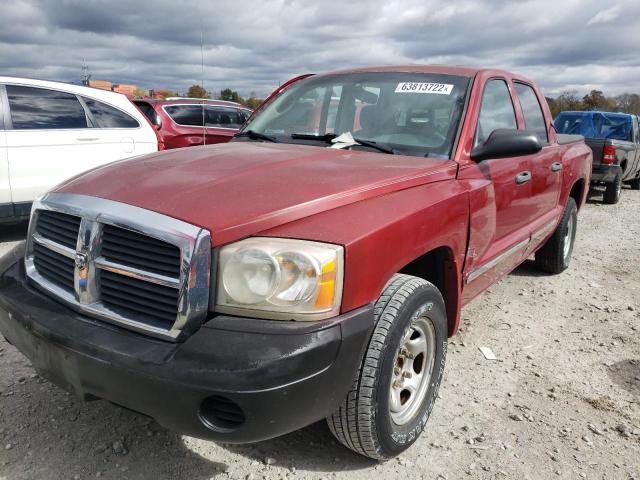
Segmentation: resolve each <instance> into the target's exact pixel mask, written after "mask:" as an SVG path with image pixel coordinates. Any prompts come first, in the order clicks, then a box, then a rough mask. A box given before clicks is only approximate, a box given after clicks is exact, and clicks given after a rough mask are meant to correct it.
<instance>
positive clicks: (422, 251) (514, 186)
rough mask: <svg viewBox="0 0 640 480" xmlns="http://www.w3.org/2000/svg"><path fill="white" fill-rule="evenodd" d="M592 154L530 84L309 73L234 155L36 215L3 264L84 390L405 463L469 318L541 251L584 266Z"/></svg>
mask: <svg viewBox="0 0 640 480" xmlns="http://www.w3.org/2000/svg"><path fill="white" fill-rule="evenodd" d="M357 112H359V114H358V117H357V118H356V114H357ZM591 157H592V154H591V150H590V149H589V147H588V146H587V145H585V143H584V141H583V137H581V136H577V135H561V134H558V133H556V131H555V130H554V128H553V123H552V118H551V113H550V112H549V108H548V106H547V102H546V101H545V99H544V96H543V94H542V92H541V91H540V89H539V88H538V87H537V86H536V85H535V84H534V83H533V82H531V81H530V80H527V79H526V78H524V77H521V76H519V75H514V74H511V73H509V72H505V71H501V70H482V69H471V68H463V67H444V66H424V67H423V66H398V67H390V66H387V67H374V68H359V69H356V70H343V71H340V72H333V73H330V74H324V75H314V76H309V77H306V78H302V79H299V80H297V81H295V82H292V83H289V84H288V86H286V87H285V88H281V89H280V90H279V91H277V92H276V93H275V95H274V96H272V97H271V98H270V99H269V100H267V102H266V103H265V104H263V105H262V106H261V107H259V108H258V111H257V112H256V114H255V115H254V116H253V117H252V118H251V119H250V120H249V122H248V123H247V124H246V125H245V126H244V127H243V129H242V130H241V132H240V133H239V134H238V135H236V137H235V138H234V139H233V141H232V142H230V143H227V144H224V145H214V146H211V147H209V148H206V149H182V150H177V151H173V152H160V153H156V154H152V155H147V156H143V157H137V158H134V159H130V160H125V161H121V162H116V163H113V164H111V165H108V166H104V167H101V168H99V169H97V170H93V171H91V172H88V173H85V174H84V175H82V176H79V177H75V178H74V179H72V180H69V181H68V182H66V183H65V184H63V185H59V186H58V187H56V188H55V189H54V190H53V191H52V192H49V193H48V194H47V195H45V196H44V197H41V198H40V199H39V200H38V201H37V202H35V203H34V206H33V209H32V216H31V224H30V227H29V234H28V236H27V240H26V243H25V242H23V243H20V244H18V245H17V246H16V247H14V250H13V251H11V252H9V253H8V254H7V255H6V256H5V257H3V258H2V259H0V332H1V334H2V335H4V337H5V338H6V339H7V340H8V341H9V342H10V343H11V344H13V345H15V347H16V348H18V349H19V350H20V351H22V352H23V353H24V354H25V355H26V356H27V357H28V358H29V359H30V360H31V363H32V364H33V366H34V367H35V369H36V370H37V371H38V372H40V373H42V375H43V376H44V377H46V378H48V379H51V380H53V381H54V382H56V383H57V384H58V385H61V386H62V387H63V388H66V389H67V390H69V391H71V392H74V393H75V394H77V395H79V396H80V397H81V398H104V399H107V400H109V401H111V402H113V403H115V404H118V405H122V406H124V407H126V408H129V409H131V410H135V411H138V412H142V413H144V414H146V415H147V416H150V417H153V418H154V419H156V420H157V421H158V422H159V423H160V424H162V425H164V426H165V427H168V428H171V429H174V430H176V431H178V432H181V433H185V434H188V435H191V436H196V437H201V438H208V439H213V440H217V441H220V442H224V443H244V442H254V441H260V440H265V439H267V438H272V437H275V436H277V435H282V434H285V433H288V432H291V431H292V430H295V429H298V428H301V427H304V426H306V425H310V424H311V423H314V422H316V421H318V420H321V419H323V418H326V419H327V422H328V425H329V428H330V430H331V431H332V432H333V434H334V435H335V436H336V438H337V439H338V440H339V441H340V442H341V443H343V444H344V445H345V446H347V447H348V448H350V449H352V450H354V451H356V452H358V453H359V454H362V455H365V456H368V457H371V458H375V459H380V460H384V459H388V458H390V457H393V456H395V455H398V454H400V453H401V452H403V451H404V450H406V449H407V448H408V447H409V446H410V445H411V444H412V443H413V442H415V441H416V439H417V438H418V436H419V435H420V433H421V432H422V431H423V429H424V428H425V425H426V423H427V420H428V418H429V416H430V414H431V410H432V408H433V406H434V402H435V401H436V398H438V388H439V385H440V381H441V379H442V375H443V371H444V366H445V361H446V356H447V346H448V343H447V341H448V338H449V337H450V336H452V335H454V334H455V333H456V331H457V330H458V327H459V324H460V314H461V308H462V307H463V306H465V305H467V304H468V303H469V302H470V301H471V300H472V299H473V298H475V297H476V296H478V295H479V294H480V293H482V292H483V291H485V290H487V289H488V288H489V287H491V286H492V285H493V284H495V283H496V282H498V281H499V280H500V279H502V278H503V277H504V276H505V275H507V273H509V272H510V271H511V270H513V269H514V268H515V267H516V266H518V265H519V264H520V263H522V262H524V261H525V260H526V259H527V258H529V257H530V256H534V257H535V265H537V267H538V268H539V269H540V270H541V271H543V272H546V273H560V272H562V271H563V270H565V269H566V268H567V267H568V266H569V261H570V260H571V255H572V251H573V247H574V240H575V235H576V229H577V226H578V224H577V222H578V209H579V208H580V207H581V206H582V205H583V204H584V202H585V199H586V195H587V191H588V190H589V183H590V175H591V161H592V158H591ZM538 301H543V300H542V299H540V300H538ZM478 328H482V326H479V327H478ZM522 328H524V327H522ZM547 341H551V340H550V339H548V340H547ZM505 348H506V349H508V348H510V347H509V346H505ZM454 360H456V361H460V359H459V358H454ZM464 368H473V366H472V365H467V366H465V367H464ZM479 378H480V377H479ZM478 384H479V385H481V384H482V381H481V379H480V380H478ZM486 388H495V387H494V386H492V385H488V386H486ZM445 400H446V401H448V402H450V403H459V402H463V401H464V399H458V398H455V392H448V393H447V398H446V399H445ZM29 409H32V410H34V412H35V413H34V414H36V415H37V414H38V412H37V409H36V408H34V404H33V402H32V401H31V402H30V400H29V399H25V401H24V411H25V412H27V411H30V410H29ZM432 435H433V433H432Z"/></svg>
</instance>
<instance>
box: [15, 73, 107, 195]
mask: <svg viewBox="0 0 640 480" xmlns="http://www.w3.org/2000/svg"><path fill="white" fill-rule="evenodd" d="M5 88H6V93H7V96H6V97H5V98H6V99H7V102H8V105H9V112H10V115H9V117H8V120H9V123H10V125H8V126H7V127H8V128H7V130H6V142H7V151H8V163H9V171H10V182H11V192H12V197H13V202H14V204H15V205H16V206H17V207H18V208H21V207H22V206H24V207H25V208H28V204H29V203H31V202H32V201H33V200H34V198H35V197H36V196H38V195H41V194H43V193H45V192H46V191H47V190H49V189H51V187H53V186H54V185H56V184H58V183H60V182H62V181H63V180H65V179H67V178H69V177H71V176H73V175H75V174H77V173H80V172H82V171H84V170H88V169H89V168H91V167H92V166H94V164H95V163H94V162H93V158H95V155H97V154H99V153H98V150H99V147H98V148H96V138H95V133H93V132H92V131H91V129H90V128H89V120H88V118H87V115H86V113H85V110H84V108H83V106H82V104H81V103H80V101H79V100H78V98H77V97H76V95H73V94H70V93H66V92H61V91H57V90H51V89H46V88H36V87H30V86H23V85H6V86H5ZM5 119H6V117H5Z"/></svg>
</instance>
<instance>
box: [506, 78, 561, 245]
mask: <svg viewBox="0 0 640 480" xmlns="http://www.w3.org/2000/svg"><path fill="white" fill-rule="evenodd" d="M514 87H515V88H514V89H515V92H516V96H517V98H518V102H519V103H520V107H521V109H522V115H523V118H524V122H525V124H524V125H523V127H524V128H525V129H526V130H528V131H530V132H531V133H535V134H536V136H537V137H538V139H539V140H540V143H541V144H542V150H540V151H539V152H538V153H536V154H534V155H530V156H529V164H530V168H531V201H530V202H529V205H528V206H527V209H526V212H523V214H526V216H527V217H528V218H529V220H530V221H531V230H532V231H533V232H534V233H535V232H536V231H537V230H539V229H541V228H544V226H545V225H546V224H548V223H549V222H553V221H554V220H555V219H557V217H558V215H559V213H560V207H559V205H558V201H559V199H560V189H561V187H562V168H563V166H562V163H561V159H560V158H559V156H558V148H557V147H555V146H552V145H549V136H548V132H547V125H546V122H545V118H544V114H543V112H542V107H541V106H540V99H539V98H538V96H537V94H536V91H535V90H534V89H533V87H532V86H531V85H528V84H526V83H524V82H520V81H515V82H514ZM547 233H548V232H547Z"/></svg>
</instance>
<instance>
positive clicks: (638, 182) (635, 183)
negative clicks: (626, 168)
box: [629, 178, 640, 190]
mask: <svg viewBox="0 0 640 480" xmlns="http://www.w3.org/2000/svg"><path fill="white" fill-rule="evenodd" d="M629 186H630V187H631V190H640V178H636V179H634V180H631V181H630V182H629Z"/></svg>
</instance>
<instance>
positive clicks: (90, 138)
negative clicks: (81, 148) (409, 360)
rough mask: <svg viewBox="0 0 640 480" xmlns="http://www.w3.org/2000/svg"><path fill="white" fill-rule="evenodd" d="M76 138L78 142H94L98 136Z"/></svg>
mask: <svg viewBox="0 0 640 480" xmlns="http://www.w3.org/2000/svg"><path fill="white" fill-rule="evenodd" d="M76 140H78V141H79V142H96V141H98V140H100V139H99V138H98V137H82V138H80V137H78V138H76Z"/></svg>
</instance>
